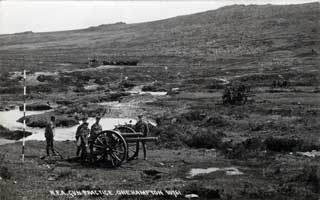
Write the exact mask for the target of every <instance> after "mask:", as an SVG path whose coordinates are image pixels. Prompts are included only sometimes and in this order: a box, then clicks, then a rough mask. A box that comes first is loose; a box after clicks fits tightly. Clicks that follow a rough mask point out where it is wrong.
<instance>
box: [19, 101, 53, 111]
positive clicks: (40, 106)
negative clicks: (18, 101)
mask: <svg viewBox="0 0 320 200" xmlns="http://www.w3.org/2000/svg"><path fill="white" fill-rule="evenodd" d="M50 109H52V107H51V106H50V105H49V104H48V103H40V102H38V103H32V104H28V105H26V110H28V111H42V110H50ZM19 110H21V111H22V110H23V105H20V106H19Z"/></svg>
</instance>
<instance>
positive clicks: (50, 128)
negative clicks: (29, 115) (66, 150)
mask: <svg viewBox="0 0 320 200" xmlns="http://www.w3.org/2000/svg"><path fill="white" fill-rule="evenodd" d="M55 120H56V118H55V117H54V116H51V118H50V123H48V124H47V125H46V129H45V132H44V136H45V138H46V142H47V147H46V150H47V156H50V153H49V150H50V149H51V151H52V155H56V152H55V151H54V148H53V138H54V129H55Z"/></svg>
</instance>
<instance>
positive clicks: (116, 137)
mask: <svg viewBox="0 0 320 200" xmlns="http://www.w3.org/2000/svg"><path fill="white" fill-rule="evenodd" d="M92 145H93V148H92V152H91V154H92V156H93V158H94V159H95V161H96V162H101V163H103V164H106V165H110V166H112V167H119V166H120V165H121V163H122V162H123V161H124V160H126V156H127V143H126V141H125V140H124V139H123V137H122V136H121V135H120V134H119V133H117V132H116V131H112V130H108V131H102V132H101V133H100V134H99V135H98V137H97V138H96V139H95V140H94V142H93V144H92Z"/></svg>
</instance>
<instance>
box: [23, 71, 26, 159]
mask: <svg viewBox="0 0 320 200" xmlns="http://www.w3.org/2000/svg"><path fill="white" fill-rule="evenodd" d="M26 78H27V77H26V70H23V138H22V162H24V145H25V136H26V134H25V132H26V94H27V87H26Z"/></svg>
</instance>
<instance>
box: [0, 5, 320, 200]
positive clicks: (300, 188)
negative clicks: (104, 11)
mask: <svg viewBox="0 0 320 200" xmlns="http://www.w3.org/2000/svg"><path fill="white" fill-rule="evenodd" d="M319 9H320V6H319V3H313V4H301V5H287V6H273V5H264V6H255V5H251V6H242V5H237V6H228V7H224V8H220V9H218V10H213V11H208V12H204V13H199V14H194V15H188V16H180V17H176V18H171V19H167V20H161V21H155V22H149V23H140V24H124V23H118V24H112V25H101V26H98V27H90V28H88V29H83V30H75V31H64V32H50V33H32V32H29V33H21V34H12V35H0V66H1V72H0V75H1V76H0V92H1V107H2V108H10V106H11V105H18V104H20V103H21V100H22V96H21V94H20V93H21V82H20V81H19V75H14V74H13V72H14V71H21V70H22V69H24V68H26V69H28V70H30V72H29V73H28V77H29V79H28V98H27V101H28V102H35V103H37V102H41V103H44V102H47V101H49V102H51V103H52V104H53V105H57V107H55V110H54V113H55V115H56V116H57V117H58V118H61V119H68V120H69V119H73V120H75V116H74V113H81V112H83V113H87V114H88V115H89V116H94V115H95V112H101V110H107V113H106V116H112V117H135V116H136V115H137V114H138V113H143V114H145V116H146V117H147V118H148V119H150V120H154V121H156V122H157V124H158V126H157V127H154V128H152V131H151V135H154V136H160V140H159V141H158V142H157V143H155V144H150V145H149V149H150V153H149V159H148V160H147V161H143V160H138V161H133V162H130V163H126V164H124V165H123V166H122V167H121V168H120V169H117V170H112V169H104V168H101V167H98V166H90V165H86V164H81V163H79V162H73V161H72V160H63V161H61V160H58V161H57V160H56V159H54V158H53V159H52V160H51V159H49V160H46V159H45V160H41V159H40V156H42V155H44V154H45V152H44V142H41V141H30V142H28V143H27V150H26V151H27V152H26V154H27V162H26V163H25V164H23V165H22V164H21V163H20V161H19V154H20V151H21V149H20V147H21V144H20V143H15V144H7V145H2V146H0V149H1V152H3V153H1V154H3V155H6V156H5V157H4V159H3V161H2V162H1V159H0V167H1V168H0V169H1V171H0V177H2V179H1V180H0V194H1V195H2V194H3V196H0V199H2V197H3V198H8V199H22V198H23V197H26V198H27V199H59V198H58V197H53V196H52V195H50V193H49V190H51V189H62V190H64V191H68V190H76V189H105V190H108V189H110V190H116V189H119V188H120V189H162V190H163V189H177V190H180V191H181V192H182V193H183V196H184V195H185V194H191V193H193V194H197V195H199V196H200V199H224V200H227V199H274V200H276V199H288V200H289V199H296V200H300V199H308V200H309V199H314V200H318V199H319V194H320V186H319V185H320V165H319V156H317V155H316V153H317V152H319V150H320V139H319V129H320V117H319V112H320V102H319V99H320V93H319V92H320V89H319V87H320V79H319V77H320V76H319V75H320V71H319V64H320V62H319V59H320V58H319V53H320V45H319V41H320V38H319V19H320V14H319ZM88 58H95V59H97V60H98V62H100V64H101V63H102V62H103V61H108V62H109V61H116V62H119V61H124V60H125V61H127V60H137V61H138V64H137V66H115V67H88ZM121 77H122V79H120V78H121ZM124 77H127V78H126V79H125V78H124ZM273 81H287V82H288V86H286V87H277V88H273V87H271V86H272V83H273ZM228 82H229V84H231V85H240V84H243V85H246V86H247V87H248V88H250V93H249V95H250V97H249V99H248V101H247V103H246V104H244V105H223V104H222V98H221V97H222V93H223V89H224V87H225V85H224V84H225V83H228ZM136 86H137V87H141V88H142V89H143V90H151V91H168V95H165V96H152V95H147V94H144V95H139V94H135V95H129V93H128V92H129V91H130V90H131V89H132V88H134V87H136ZM108 101H118V102H119V103H117V104H106V105H104V104H97V103H101V102H108ZM47 115H48V114H43V115H41V116H34V122H35V124H36V122H37V120H38V119H39V118H40V119H44V117H48V116H47ZM0 124H1V122H0ZM56 145H57V147H58V148H59V149H60V150H61V151H62V153H63V154H64V155H65V157H73V156H74V153H75V152H74V151H75V146H74V143H73V142H70V141H65V142H57V143H56ZM312 151H313V154H312V153H311V152H312ZM305 152H307V153H308V152H309V153H310V154H305ZM308 155H309V156H308ZM310 155H314V157H312V156H310ZM209 167H219V168H224V167H236V168H237V169H239V170H240V171H241V172H243V174H242V175H234V176H229V175H226V173H225V172H223V171H217V172H212V173H209V174H205V175H198V176H194V177H191V178H190V177H187V176H188V171H189V170H190V169H192V168H209ZM146 170H147V171H146ZM148 170H151V171H152V170H155V171H157V173H156V175H155V174H153V175H150V174H149V173H148V172H150V171H148ZM25 171H28V172H29V173H25ZM158 172H159V173H158ZM151 174H152V173H151ZM50 177H51V178H50ZM52 177H53V178H52ZM49 179H50V180H51V181H49ZM183 196H180V197H179V198H180V199H184V197H183ZM82 198H83V199H88V198H89V197H82ZM108 198H109V197H108ZM125 198H127V197H124V196H111V197H110V199H125ZM130 198H134V197H129V199H130ZM148 198H150V197H148ZM154 198H155V199H160V198H156V197H154ZM166 198H168V197H165V199H166Z"/></svg>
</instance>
